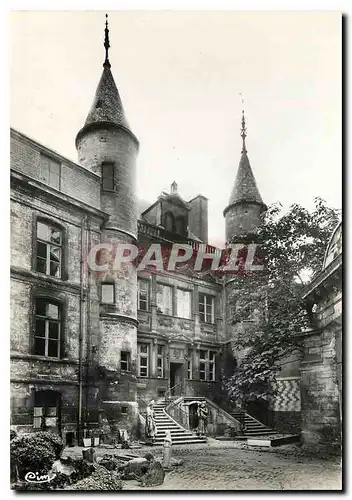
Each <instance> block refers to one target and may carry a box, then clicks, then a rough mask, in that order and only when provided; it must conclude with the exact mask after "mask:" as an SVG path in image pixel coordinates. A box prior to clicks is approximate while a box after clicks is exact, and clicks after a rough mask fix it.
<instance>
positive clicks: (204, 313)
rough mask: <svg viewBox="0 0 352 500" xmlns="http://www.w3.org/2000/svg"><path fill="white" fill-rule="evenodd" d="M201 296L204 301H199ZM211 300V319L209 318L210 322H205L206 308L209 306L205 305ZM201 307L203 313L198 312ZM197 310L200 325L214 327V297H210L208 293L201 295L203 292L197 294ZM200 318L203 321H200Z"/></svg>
mask: <svg viewBox="0 0 352 500" xmlns="http://www.w3.org/2000/svg"><path fill="white" fill-rule="evenodd" d="M201 296H203V298H204V301H202V300H201ZM209 299H210V300H211V304H210V305H211V318H210V321H207V319H208V318H207V315H208V313H207V306H209V304H208V303H207V302H208V300H209ZM201 305H204V312H201V310H200V306H201ZM198 310H199V320H200V321H201V323H208V324H210V325H214V323H215V297H214V295H210V294H208V293H203V292H199V295H198ZM202 316H203V319H202Z"/></svg>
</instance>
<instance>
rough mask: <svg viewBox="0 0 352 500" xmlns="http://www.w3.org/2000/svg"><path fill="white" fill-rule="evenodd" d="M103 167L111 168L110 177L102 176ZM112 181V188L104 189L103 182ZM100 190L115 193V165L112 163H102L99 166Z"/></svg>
mask: <svg viewBox="0 0 352 500" xmlns="http://www.w3.org/2000/svg"><path fill="white" fill-rule="evenodd" d="M104 167H105V168H106V167H112V175H108V176H107V175H104ZM105 180H108V181H112V188H111V187H105V186H104V181H105ZM101 190H102V191H105V192H110V193H113V192H115V191H116V186H115V163H114V162H112V161H103V162H102V164H101Z"/></svg>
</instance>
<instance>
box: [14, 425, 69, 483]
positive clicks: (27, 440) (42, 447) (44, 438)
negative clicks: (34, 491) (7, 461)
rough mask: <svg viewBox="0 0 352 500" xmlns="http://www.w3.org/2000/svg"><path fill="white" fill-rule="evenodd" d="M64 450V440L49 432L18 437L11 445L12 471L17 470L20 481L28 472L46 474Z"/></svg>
mask: <svg viewBox="0 0 352 500" xmlns="http://www.w3.org/2000/svg"><path fill="white" fill-rule="evenodd" d="M62 449H63V443H62V440H61V439H60V438H59V437H58V436H55V435H54V434H52V433H49V432H36V433H33V434H23V435H22V436H18V437H16V438H14V439H13V440H12V441H11V443H10V455H11V466H12V470H13V469H17V474H18V475H19V479H23V478H24V476H25V475H26V473H27V472H34V473H35V472H38V473H43V474H46V473H47V472H48V471H49V470H50V469H51V466H52V465H53V463H54V461H55V460H56V459H57V458H58V457H59V456H60V455H61V452H62Z"/></svg>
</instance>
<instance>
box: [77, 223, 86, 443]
mask: <svg viewBox="0 0 352 500" xmlns="http://www.w3.org/2000/svg"><path fill="white" fill-rule="evenodd" d="M86 221H87V216H86V215H85V216H84V217H83V219H82V221H81V263H80V264H81V270H80V285H81V290H80V308H79V309H80V311H79V312H80V314H79V316H80V317H79V339H78V342H79V350H78V422H77V427H78V428H77V431H78V432H77V437H78V444H79V442H80V440H81V439H82V438H83V435H82V400H83V338H84V335H83V332H84V302H85V282H84V279H85V272H84V265H85V262H84V258H85V245H84V243H85V242H84V230H85V224H86Z"/></svg>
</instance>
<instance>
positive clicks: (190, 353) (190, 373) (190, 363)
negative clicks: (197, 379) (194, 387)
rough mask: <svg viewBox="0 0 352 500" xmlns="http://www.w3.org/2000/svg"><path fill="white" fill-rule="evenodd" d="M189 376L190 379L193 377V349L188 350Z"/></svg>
mask: <svg viewBox="0 0 352 500" xmlns="http://www.w3.org/2000/svg"><path fill="white" fill-rule="evenodd" d="M187 378H188V380H191V379H192V351H188V361H187Z"/></svg>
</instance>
